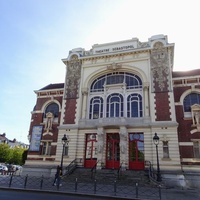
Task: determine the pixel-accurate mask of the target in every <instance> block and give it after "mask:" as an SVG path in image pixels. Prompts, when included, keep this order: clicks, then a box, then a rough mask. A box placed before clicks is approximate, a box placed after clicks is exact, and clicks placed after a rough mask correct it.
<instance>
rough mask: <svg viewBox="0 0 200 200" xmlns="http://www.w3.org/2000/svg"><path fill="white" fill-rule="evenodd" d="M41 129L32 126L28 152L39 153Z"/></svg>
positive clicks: (40, 127)
mask: <svg viewBox="0 0 200 200" xmlns="http://www.w3.org/2000/svg"><path fill="white" fill-rule="evenodd" d="M42 127H43V126H33V130H32V136H31V143H30V147H29V151H39V150H40V140H41V136H42Z"/></svg>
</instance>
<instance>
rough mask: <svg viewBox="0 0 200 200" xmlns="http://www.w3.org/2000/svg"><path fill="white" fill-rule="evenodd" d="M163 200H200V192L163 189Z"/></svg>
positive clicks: (196, 190) (195, 190)
mask: <svg viewBox="0 0 200 200" xmlns="http://www.w3.org/2000/svg"><path fill="white" fill-rule="evenodd" d="M162 200H200V190H198V189H174V188H170V189H162Z"/></svg>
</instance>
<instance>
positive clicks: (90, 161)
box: [85, 134, 97, 168]
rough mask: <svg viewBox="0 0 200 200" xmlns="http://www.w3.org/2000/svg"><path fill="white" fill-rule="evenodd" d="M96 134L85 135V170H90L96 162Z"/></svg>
mask: <svg viewBox="0 0 200 200" xmlns="http://www.w3.org/2000/svg"><path fill="white" fill-rule="evenodd" d="M96 142H97V140H96V134H87V135H86V148H85V168H92V167H93V166H94V165H95V163H96V161H97V148H96Z"/></svg>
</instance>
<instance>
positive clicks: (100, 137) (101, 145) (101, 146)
mask: <svg viewBox="0 0 200 200" xmlns="http://www.w3.org/2000/svg"><path fill="white" fill-rule="evenodd" d="M104 135H105V131H104V128H103V127H100V128H98V129H97V136H98V140H97V161H98V163H97V169H101V168H102V166H101V163H102V158H103V152H104Z"/></svg>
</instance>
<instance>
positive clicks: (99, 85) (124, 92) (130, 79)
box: [89, 72, 143, 119]
mask: <svg viewBox="0 0 200 200" xmlns="http://www.w3.org/2000/svg"><path fill="white" fill-rule="evenodd" d="M142 96H143V88H142V81H141V79H140V77H139V76H138V75H135V74H131V73H127V72H114V73H109V74H106V75H104V76H100V77H98V78H97V79H95V80H94V81H93V82H92V84H91V87H90V94H89V104H90V106H89V119H96V118H110V117H142V116H143V99H142Z"/></svg>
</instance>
